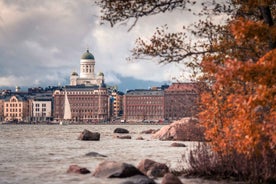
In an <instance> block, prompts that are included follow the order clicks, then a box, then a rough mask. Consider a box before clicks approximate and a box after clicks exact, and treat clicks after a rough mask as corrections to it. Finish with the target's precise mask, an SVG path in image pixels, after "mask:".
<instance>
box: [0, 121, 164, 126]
mask: <svg viewBox="0 0 276 184" xmlns="http://www.w3.org/2000/svg"><path fill="white" fill-rule="evenodd" d="M167 124H168V123H142V122H131V123H121V122H118V123H117V122H116V123H114V122H112V123H110V122H105V123H75V122H74V123H68V124H66V125H60V124H59V122H1V123H0V125H60V126H67V125H167Z"/></svg>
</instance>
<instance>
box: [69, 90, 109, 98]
mask: <svg viewBox="0 0 276 184" xmlns="http://www.w3.org/2000/svg"><path fill="white" fill-rule="evenodd" d="M66 93H67V95H99V94H100V95H105V94H106V91H101V92H99V91H67V92H66ZM93 97H94V96H93ZM95 97H98V96H95ZM70 98H71V97H70Z"/></svg>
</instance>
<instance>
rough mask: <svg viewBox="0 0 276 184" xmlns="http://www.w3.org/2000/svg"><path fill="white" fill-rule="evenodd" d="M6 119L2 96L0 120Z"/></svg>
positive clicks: (0, 99) (0, 98) (0, 100)
mask: <svg viewBox="0 0 276 184" xmlns="http://www.w3.org/2000/svg"><path fill="white" fill-rule="evenodd" d="M1 121H4V99H3V98H2V97H1V96H0V122H1Z"/></svg>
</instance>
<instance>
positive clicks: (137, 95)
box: [123, 89, 164, 122]
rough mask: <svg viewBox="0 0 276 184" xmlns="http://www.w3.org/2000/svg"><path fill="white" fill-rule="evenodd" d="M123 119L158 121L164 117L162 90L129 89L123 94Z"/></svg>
mask: <svg viewBox="0 0 276 184" xmlns="http://www.w3.org/2000/svg"><path fill="white" fill-rule="evenodd" d="M123 110H124V115H123V119H124V120H126V121H143V122H150V121H158V120H163V119H164V91H163V90H151V89H150V90H144V89H136V90H129V91H127V93H126V94H125V95H124V105H123Z"/></svg>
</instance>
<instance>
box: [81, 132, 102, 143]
mask: <svg viewBox="0 0 276 184" xmlns="http://www.w3.org/2000/svg"><path fill="white" fill-rule="evenodd" d="M100 136H101V134H100V133H99V132H90V131H89V130H86V129H84V130H83V131H82V133H81V134H80V136H79V138H78V139H79V140H83V141H99V140H100Z"/></svg>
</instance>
